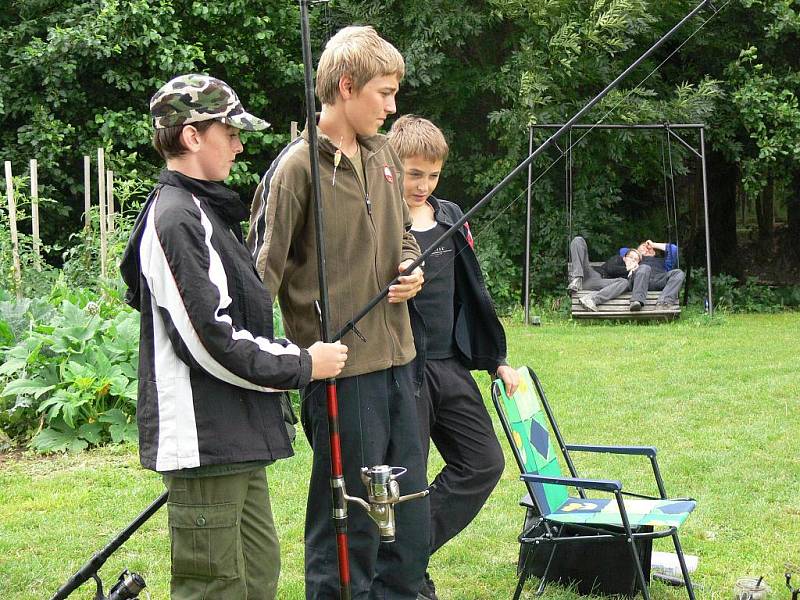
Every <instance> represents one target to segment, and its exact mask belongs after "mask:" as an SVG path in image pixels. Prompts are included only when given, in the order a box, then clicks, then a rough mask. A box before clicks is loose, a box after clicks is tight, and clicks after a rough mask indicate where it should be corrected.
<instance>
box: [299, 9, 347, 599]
mask: <svg viewBox="0 0 800 600" xmlns="http://www.w3.org/2000/svg"><path fill="white" fill-rule="evenodd" d="M310 1H313V0H300V37H301V41H302V45H303V71H304V83H305V95H306V122H307V123H308V126H307V127H306V130H307V132H308V145H309V158H310V161H311V193H312V196H313V204H314V229H315V232H316V238H317V273H318V278H319V302H317V311H318V312H319V318H320V331H321V334H322V335H321V337H322V341H323V342H325V343H328V342H329V341H330V327H329V324H330V298H329V296H328V273H327V268H326V263H325V237H324V232H323V227H324V223H323V219H322V190H321V188H320V175H319V140H318V136H317V127H316V122H317V118H316V113H317V110H316V103H315V101H314V82H313V79H312V72H313V66H312V58H311V33H310V30H309V25H308V5H309V3H310ZM325 399H326V403H327V411H328V443H329V445H330V453H331V476H330V481H331V494H332V499H333V515H332V516H333V528H334V533H335V535H336V554H337V557H338V559H339V597H340V598H341V600H350V597H351V590H350V557H349V554H348V548H347V500H346V498H345V495H346V493H345V485H344V471H343V468H342V445H341V438H340V436H339V397H338V395H337V392H336V379H334V378H330V379H326V380H325Z"/></svg>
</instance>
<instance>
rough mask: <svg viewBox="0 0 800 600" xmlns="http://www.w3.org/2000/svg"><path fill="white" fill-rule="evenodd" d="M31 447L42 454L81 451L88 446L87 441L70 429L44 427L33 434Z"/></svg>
mask: <svg viewBox="0 0 800 600" xmlns="http://www.w3.org/2000/svg"><path fill="white" fill-rule="evenodd" d="M31 447H32V448H33V449H34V450H36V451H37V452H41V453H43V454H46V453H49V452H62V451H65V450H66V451H68V452H81V451H83V450H86V448H88V447H89V443H88V442H87V441H86V440H84V439H81V438H80V437H78V432H77V431H75V430H72V429H66V428H63V429H62V428H59V429H56V428H55V427H46V428H44V429H42V430H41V431H40V432H39V433H37V434H36V435H35V436H33V439H32V440H31Z"/></svg>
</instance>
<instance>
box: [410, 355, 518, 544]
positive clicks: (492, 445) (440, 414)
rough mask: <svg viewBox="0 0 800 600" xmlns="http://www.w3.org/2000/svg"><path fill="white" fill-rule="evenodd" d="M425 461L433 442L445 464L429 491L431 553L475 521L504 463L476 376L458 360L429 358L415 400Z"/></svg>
mask: <svg viewBox="0 0 800 600" xmlns="http://www.w3.org/2000/svg"><path fill="white" fill-rule="evenodd" d="M417 412H418V413H419V418H420V420H419V430H420V433H421V435H422V446H423V450H424V452H425V459H426V462H427V457H428V451H429V449H430V440H433V443H434V444H435V445H436V448H437V449H438V450H439V453H440V454H441V455H442V458H443V459H444V461H445V466H444V469H442V471H441V472H440V473H439V474H438V475H436V477H435V478H434V479H433V482H432V483H431V485H430V488H431V494H430V499H431V554H433V553H434V552H436V551H437V550H438V549H439V548H441V547H442V546H443V545H444V544H445V543H446V542H447V541H449V540H450V539H452V538H453V537H455V536H456V535H457V534H458V533H459V532H460V531H461V530H462V529H464V528H465V527H466V526H467V525H469V523H470V522H471V521H472V520H473V519H474V518H475V516H476V515H477V514H478V512H479V511H480V509H481V507H482V506H483V505H484V504H485V503H486V500H487V499H488V498H489V495H490V494H491V493H492V490H493V489H494V488H495V486H496V485H497V482H498V481H500V477H501V476H502V474H503V467H504V466H505V461H504V459H503V450H502V448H501V447H500V442H498V440H497V436H496V435H495V433H494V428H493V427H492V420H491V418H490V417H489V413H488V412H487V410H486V405H485V404H484V403H483V398H482V397H481V393H480V390H479V389H478V386H477V385H476V384H475V380H474V379H473V378H472V375H471V374H470V372H469V371H468V370H467V368H466V367H464V366H463V365H462V364H461V363H460V362H459V361H458V360H457V359H455V358H445V359H441V360H427V361H426V362H425V379H424V381H423V383H422V387H421V388H420V390H419V394H418V396H417Z"/></svg>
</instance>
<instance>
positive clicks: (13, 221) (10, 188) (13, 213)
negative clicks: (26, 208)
mask: <svg viewBox="0 0 800 600" xmlns="http://www.w3.org/2000/svg"><path fill="white" fill-rule="evenodd" d="M5 163H6V164H5V166H6V195H7V196H8V222H9V225H10V227H11V256H12V258H13V261H14V287H16V288H17V289H16V291H17V299H18V300H22V267H21V266H20V262H19V236H18V235H17V205H16V203H15V202H14V180H13V178H12V174H11V161H10V160H7V161H5Z"/></svg>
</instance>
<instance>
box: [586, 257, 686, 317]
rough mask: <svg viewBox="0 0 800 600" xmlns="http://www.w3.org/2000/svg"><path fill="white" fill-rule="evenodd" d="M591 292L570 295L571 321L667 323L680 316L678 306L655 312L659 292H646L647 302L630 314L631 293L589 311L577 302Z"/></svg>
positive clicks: (596, 263)
mask: <svg viewBox="0 0 800 600" xmlns="http://www.w3.org/2000/svg"><path fill="white" fill-rule="evenodd" d="M590 264H591V266H592V267H599V266H600V265H602V264H603V263H602V262H592V263H590ZM592 293H593V292H591V291H588V290H582V291H580V292H573V293H572V306H571V313H572V318H573V319H581V320H591V319H630V320H636V321H656V320H662V321H669V320H672V319H677V318H679V317H680V316H681V309H680V306H676V307H675V308H670V309H666V310H665V309H663V308H661V307H659V308H658V309H657V310H656V301H657V300H658V295H659V292H657V291H650V292H647V300H646V301H645V304H644V306H643V307H642V309H641V310H638V311H635V312H631V310H630V304H631V293H630V292H625V293H623V294H620V295H619V296H617V297H616V298H614V299H613V300H609V301H608V302H603V303H602V304H598V305H597V309H598V310H597V312H594V311H591V310H589V309H588V308H586V307H585V306H584V305H583V304H581V303H580V302H579V301H578V298H580V297H582V296H588V295H589V294H592Z"/></svg>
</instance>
